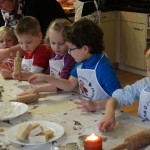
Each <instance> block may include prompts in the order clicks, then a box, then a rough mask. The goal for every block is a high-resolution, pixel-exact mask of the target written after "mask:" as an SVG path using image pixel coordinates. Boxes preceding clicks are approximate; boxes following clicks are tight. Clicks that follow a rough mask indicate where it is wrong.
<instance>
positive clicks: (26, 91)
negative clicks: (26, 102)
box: [18, 88, 36, 96]
mask: <svg viewBox="0 0 150 150" xmlns="http://www.w3.org/2000/svg"><path fill="white" fill-rule="evenodd" d="M33 93H36V88H31V89H28V90H25V91H23V92H22V93H20V94H18V96H23V95H27V94H33Z"/></svg>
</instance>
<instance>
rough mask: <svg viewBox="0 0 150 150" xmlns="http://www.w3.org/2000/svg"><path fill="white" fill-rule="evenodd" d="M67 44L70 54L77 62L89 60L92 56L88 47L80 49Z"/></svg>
mask: <svg viewBox="0 0 150 150" xmlns="http://www.w3.org/2000/svg"><path fill="white" fill-rule="evenodd" d="M66 44H67V46H68V53H70V55H71V56H72V57H73V58H74V59H75V61H76V62H81V61H84V60H87V59H88V58H89V57H90V56H91V54H89V48H88V46H86V45H85V46H82V47H81V48H78V47H77V46H75V45H74V44H72V43H70V42H66Z"/></svg>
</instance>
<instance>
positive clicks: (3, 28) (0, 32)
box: [0, 26, 18, 44]
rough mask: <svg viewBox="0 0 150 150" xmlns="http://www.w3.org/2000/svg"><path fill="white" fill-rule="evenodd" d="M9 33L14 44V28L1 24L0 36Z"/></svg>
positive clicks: (16, 41)
mask: <svg viewBox="0 0 150 150" xmlns="http://www.w3.org/2000/svg"><path fill="white" fill-rule="evenodd" d="M7 33H8V34H9V35H10V36H11V37H12V38H13V40H14V44H17V43H18V40H17V37H16V36H15V34H14V30H13V28H12V27H8V26H1V27H0V37H1V36H3V35H4V34H7Z"/></svg>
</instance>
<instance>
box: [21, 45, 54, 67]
mask: <svg viewBox="0 0 150 150" xmlns="http://www.w3.org/2000/svg"><path fill="white" fill-rule="evenodd" d="M51 56H52V50H51V48H50V47H49V46H48V45H46V44H41V45H39V47H38V48H37V49H36V50H35V51H34V52H33V53H27V52H25V56H24V59H32V58H33V64H32V65H33V66H37V67H41V68H44V70H46V69H47V68H48V66H49V59H50V58H51Z"/></svg>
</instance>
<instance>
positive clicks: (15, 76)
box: [12, 72, 22, 81]
mask: <svg viewBox="0 0 150 150" xmlns="http://www.w3.org/2000/svg"><path fill="white" fill-rule="evenodd" d="M12 78H13V79H14V80H19V81H22V74H21V73H20V74H15V73H14V72H13V73H12Z"/></svg>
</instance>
